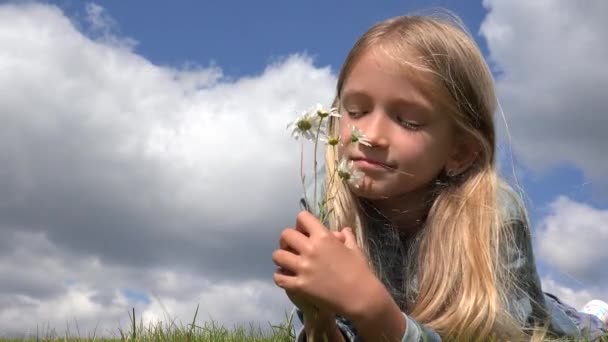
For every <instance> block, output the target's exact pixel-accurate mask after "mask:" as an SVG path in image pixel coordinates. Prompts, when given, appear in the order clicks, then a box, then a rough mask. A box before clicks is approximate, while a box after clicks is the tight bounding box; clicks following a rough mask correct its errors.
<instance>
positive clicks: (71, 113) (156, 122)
mask: <svg viewBox="0 0 608 342" xmlns="http://www.w3.org/2000/svg"><path fill="white" fill-rule="evenodd" d="M106 15H107V14H105V12H104V11H103V9H102V8H101V7H99V6H94V7H89V16H90V18H89V22H90V23H89V24H91V23H92V25H93V28H94V27H97V29H98V30H102V31H103V32H104V34H107V35H108V36H105V38H109V39H105V38H104V39H94V38H90V37H87V36H85V35H83V34H82V33H81V32H80V31H78V30H76V29H75V27H74V24H73V22H71V21H70V20H69V19H68V18H66V17H65V15H64V14H63V13H62V12H61V11H60V10H59V9H58V8H56V7H52V6H48V5H41V4H21V5H14V4H13V5H11V4H4V5H0V50H1V51H2V53H0V121H1V122H2V125H1V126H0V165H2V169H1V170H0V189H1V191H0V234H1V236H2V239H0V246H1V247H2V248H0V270H1V271H2V272H1V274H2V275H3V279H6V281H5V280H3V281H2V282H0V283H1V284H0V302H1V303H3V305H0V332H2V333H9V332H13V333H17V332H26V331H30V332H31V331H32V329H33V328H35V324H36V323H40V324H44V323H46V322H47V321H49V320H50V319H51V318H52V322H54V327H55V328H56V329H57V330H58V331H61V329H63V328H64V327H65V323H66V322H70V321H73V319H76V320H78V325H79V327H80V329H81V330H82V331H87V330H90V329H93V328H94V327H95V325H96V323H97V321H98V320H101V322H102V323H105V324H106V326H108V325H109V327H107V329H111V330H112V329H116V328H117V327H118V325H117V322H119V321H120V322H126V321H127V320H128V316H127V311H128V309H129V307H130V306H132V305H135V306H137V308H138V310H141V311H142V312H144V313H145V315H147V317H150V318H154V317H164V316H163V311H162V310H161V308H160V306H159V304H158V303H157V302H156V301H155V300H154V299H153V300H152V302H151V303H150V304H145V303H141V302H137V301H136V300H134V299H132V298H128V297H126V296H125V295H124V293H123V292H122V290H123V289H125V288H129V289H134V290H136V291H142V292H143V293H146V294H147V295H149V296H152V295H158V296H159V298H161V301H162V302H163V304H164V305H165V306H166V307H167V309H168V310H169V311H170V312H172V313H175V314H176V315H178V316H179V319H182V320H183V321H184V322H186V321H188V319H191V318H192V314H193V313H194V309H195V308H196V304H198V303H200V304H201V310H200V312H199V317H206V316H208V315H211V316H212V317H213V318H215V319H216V320H218V321H219V322H221V323H226V324H231V323H236V322H237V321H239V320H242V321H262V324H266V322H267V321H274V322H276V320H277V319H280V320H282V319H283V318H284V317H283V310H284V309H285V308H289V305H288V302H286V299H285V296H284V295H283V294H282V292H281V291H280V289H278V288H276V287H274V285H273V283H272V271H273V269H274V267H273V265H272V261H271V257H270V256H271V253H272V250H273V249H274V248H275V246H276V243H277V241H278V235H279V233H280V231H281V229H282V228H283V225H288V224H290V223H291V222H293V217H294V215H295V213H296V211H297V199H298V191H299V189H300V187H299V185H298V176H299V174H298V173H299V167H298V162H299V154H298V153H297V152H298V144H296V143H295V142H293V141H292V140H291V139H290V137H289V134H288V132H287V131H286V129H285V125H286V123H287V122H288V121H290V120H292V119H293V118H294V117H295V115H296V111H299V110H301V109H303V108H307V107H308V106H310V105H311V104H313V103H315V102H318V101H321V102H325V103H328V102H330V100H331V97H332V96H333V86H334V84H335V76H334V75H333V74H332V72H331V70H330V69H329V68H318V67H316V66H314V65H313V61H312V60H311V59H310V58H308V57H307V56H302V55H293V56H289V57H286V58H284V59H282V60H281V61H280V62H277V63H275V64H272V65H269V66H268V67H267V68H266V69H265V70H264V71H263V72H262V73H260V74H259V75H250V76H248V77H243V78H240V79H236V80H227V79H225V78H224V77H223V75H222V70H221V69H220V68H219V67H215V66H210V67H197V66H195V67H191V68H188V69H179V70H176V69H173V68H168V67H159V66H156V65H153V64H152V63H150V62H149V61H148V60H146V59H145V58H144V57H142V56H139V55H137V54H136V53H134V52H133V51H132V49H131V47H132V46H131V45H129V44H116V42H121V40H120V39H121V37H118V36H114V35H113V34H114V33H113V31H112V30H111V28H112V26H111V25H114V24H112V23H113V21H112V20H111V18H109V17H107V16H106ZM96 20H97V21H96ZM108 25H109V26H108ZM102 38H103V37H102ZM34 247H35V248H34ZM5 277H6V278H5ZM220 297H221V298H220ZM235 310H236V311H235ZM23 317H28V319H16V318H23ZM122 325H123V327H124V326H125V325H126V324H125V323H123V324H122ZM52 326H53V325H52Z"/></svg>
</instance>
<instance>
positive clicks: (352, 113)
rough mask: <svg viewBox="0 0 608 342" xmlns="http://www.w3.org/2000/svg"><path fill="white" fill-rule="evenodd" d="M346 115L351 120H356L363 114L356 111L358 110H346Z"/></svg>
mask: <svg viewBox="0 0 608 342" xmlns="http://www.w3.org/2000/svg"><path fill="white" fill-rule="evenodd" d="M346 114H348V116H349V117H351V118H358V117H360V116H362V115H363V114H365V112H363V111H358V110H348V109H347V110H346Z"/></svg>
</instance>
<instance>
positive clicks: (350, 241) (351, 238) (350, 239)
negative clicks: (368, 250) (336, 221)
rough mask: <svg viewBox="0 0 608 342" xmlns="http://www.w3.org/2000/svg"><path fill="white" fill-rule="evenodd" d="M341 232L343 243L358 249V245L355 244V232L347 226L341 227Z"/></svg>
mask: <svg viewBox="0 0 608 342" xmlns="http://www.w3.org/2000/svg"><path fill="white" fill-rule="evenodd" d="M342 234H344V238H345V241H344V245H345V246H346V247H348V248H350V249H358V248H359V245H357V239H356V238H355V234H354V233H353V230H352V229H351V228H349V227H346V228H344V229H342Z"/></svg>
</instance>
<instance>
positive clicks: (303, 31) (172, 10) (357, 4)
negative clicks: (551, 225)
mask: <svg viewBox="0 0 608 342" xmlns="http://www.w3.org/2000/svg"><path fill="white" fill-rule="evenodd" d="M50 3H54V4H56V5H58V6H60V7H61V8H62V9H64V11H65V12H66V13H67V14H68V15H70V16H71V17H72V18H79V17H80V16H82V15H83V12H84V8H83V6H82V3H81V2H78V1H50ZM100 4H101V5H102V6H103V7H104V8H105V9H106V10H107V13H108V14H110V15H111V17H112V18H113V20H114V21H115V22H116V26H115V28H114V29H115V31H116V32H117V33H119V34H121V35H125V36H128V37H131V38H134V39H135V40H136V41H137V42H138V44H137V46H136V47H135V51H136V52H137V53H138V54H141V55H142V56H144V57H145V58H146V59H148V60H150V61H151V62H153V63H155V64H159V65H170V66H174V67H185V66H186V67H187V66H188V65H198V66H208V65H210V64H214V65H217V66H219V67H220V68H221V69H222V71H223V74H224V76H225V77H227V78H234V79H238V78H240V77H243V76H250V75H258V74H260V73H262V72H263V71H264V69H265V68H266V66H267V65H268V64H269V63H273V62H275V61H277V60H280V59H283V58H285V57H286V56H289V55H291V54H296V53H305V54H308V55H310V56H312V57H313V58H314V64H315V65H316V66H319V67H324V66H330V67H331V69H332V70H333V71H334V73H336V72H337V70H339V68H340V66H341V64H342V62H343V59H344V57H345V56H346V54H347V53H348V50H349V49H350V48H351V46H352V44H353V43H354V41H355V40H356V39H357V37H358V36H359V35H360V34H361V33H363V32H364V31H365V30H366V29H367V28H368V27H369V26H371V25H373V24H374V23H375V22H377V21H380V20H382V19H384V18H387V17H389V16H394V15H399V14H408V13H415V12H421V13H426V12H428V11H432V10H433V9H435V8H442V9H447V10H449V11H451V12H453V13H455V14H457V15H458V16H459V17H460V18H461V19H462V20H463V22H464V23H465V25H466V26H467V28H468V29H469V31H470V32H471V33H472V34H473V35H474V37H475V38H476V41H477V44H478V45H479V46H480V48H481V49H482V51H484V53H486V54H487V45H486V40H485V38H484V37H483V36H481V35H480V34H479V27H480V24H481V22H482V20H483V19H484V17H485V14H486V10H485V9H484V7H483V6H482V3H481V2H475V1H420V0H418V1H386V2H384V3H383V4H382V6H377V5H376V4H377V3H376V2H372V1H350V2H349V1H332V2H326V1H319V0H316V1H307V2H285V1H276V0H275V1H263V2H251V1H242V0H241V1H235V0H230V1H177V2H171V3H169V2H146V3H145V5H144V6H143V7H142V4H143V3H135V2H125V1H120V0H109V1H104V2H103V3H100ZM425 11H426V12H425ZM497 76H498V75H497ZM518 167H520V168H524V169H525V168H526V166H525V165H518ZM509 171H510V170H506V172H509ZM521 180H522V184H523V186H524V188H525V189H526V192H527V195H528V196H529V197H530V200H531V201H532V202H533V203H534V204H535V205H536V206H539V209H540V208H542V205H543V204H544V203H546V202H548V201H550V200H551V199H552V198H554V197H555V196H556V195H558V194H567V195H568V196H570V197H572V198H573V199H576V200H577V201H584V202H587V203H589V204H592V205H594V206H600V207H602V208H607V207H608V202H607V200H606V198H605V197H604V196H597V194H594V193H593V190H592V186H591V184H589V183H588V182H586V181H585V179H584V176H583V175H582V173H581V171H580V170H579V169H578V168H577V167H576V166H575V165H572V164H568V163H562V164H559V165H556V166H555V167H552V168H551V169H549V170H543V171H541V172H537V173H535V174H532V175H530V177H525V178H522V179H521ZM531 215H532V218H533V219H534V220H538V219H539V218H540V217H539V216H540V214H537V213H536V211H535V210H534V211H532V212H531Z"/></svg>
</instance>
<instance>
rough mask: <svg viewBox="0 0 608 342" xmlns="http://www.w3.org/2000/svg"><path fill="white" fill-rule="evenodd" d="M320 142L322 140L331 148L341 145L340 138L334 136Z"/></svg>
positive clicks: (324, 138) (323, 138)
mask: <svg viewBox="0 0 608 342" xmlns="http://www.w3.org/2000/svg"><path fill="white" fill-rule="evenodd" d="M319 140H321V141H322V142H324V143H326V144H327V145H330V146H336V145H338V144H339V143H340V137H332V136H329V135H328V136H326V137H322V138H320V139H319Z"/></svg>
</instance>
